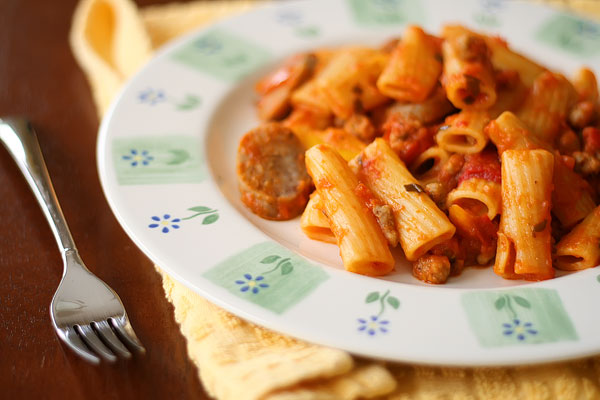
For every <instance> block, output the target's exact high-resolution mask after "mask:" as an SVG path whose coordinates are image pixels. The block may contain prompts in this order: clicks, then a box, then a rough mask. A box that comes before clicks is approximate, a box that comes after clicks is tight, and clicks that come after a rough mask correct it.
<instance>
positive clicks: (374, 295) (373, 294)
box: [365, 292, 379, 303]
mask: <svg viewBox="0 0 600 400" xmlns="http://www.w3.org/2000/svg"><path fill="white" fill-rule="evenodd" d="M377 300H379V292H371V293H369V294H368V295H367V299H366V300H365V302H366V303H372V302H374V301H377Z"/></svg>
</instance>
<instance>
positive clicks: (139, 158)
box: [123, 149, 154, 167]
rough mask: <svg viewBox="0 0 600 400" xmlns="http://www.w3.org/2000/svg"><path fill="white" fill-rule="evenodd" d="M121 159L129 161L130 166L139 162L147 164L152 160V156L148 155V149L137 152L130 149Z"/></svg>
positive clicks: (135, 165)
mask: <svg viewBox="0 0 600 400" xmlns="http://www.w3.org/2000/svg"><path fill="white" fill-rule="evenodd" d="M123 160H127V161H129V162H131V166H132V167H137V166H138V164H140V163H141V164H142V165H148V164H149V163H150V161H152V160H154V157H152V156H151V155H150V153H149V152H148V150H142V151H141V152H139V151H138V150H137V149H131V150H130V151H129V154H127V155H124V156H123Z"/></svg>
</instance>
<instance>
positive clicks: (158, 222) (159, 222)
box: [148, 214, 181, 233]
mask: <svg viewBox="0 0 600 400" xmlns="http://www.w3.org/2000/svg"><path fill="white" fill-rule="evenodd" d="M152 221H154V222H153V223H151V224H150V225H148V228H160V227H161V226H162V229H161V232H162V233H169V228H171V229H179V225H178V223H179V222H181V219H180V218H173V219H171V216H170V215H169V214H165V215H163V216H162V218H161V217H157V216H153V217H152Z"/></svg>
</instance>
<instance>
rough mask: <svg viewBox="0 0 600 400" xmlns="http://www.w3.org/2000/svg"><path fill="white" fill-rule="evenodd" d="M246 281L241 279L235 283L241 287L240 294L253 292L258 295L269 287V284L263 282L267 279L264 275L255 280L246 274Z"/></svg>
mask: <svg viewBox="0 0 600 400" xmlns="http://www.w3.org/2000/svg"><path fill="white" fill-rule="evenodd" d="M244 278H245V279H243V280H242V279H240V280H237V281H235V283H236V284H238V285H241V287H240V292H247V291H249V290H250V291H251V292H252V293H254V294H256V293H258V292H260V289H266V288H268V287H269V285H268V284H266V283H264V282H262V281H263V280H264V279H265V278H264V276H262V275H258V276H257V277H256V278H253V277H252V275H250V274H244Z"/></svg>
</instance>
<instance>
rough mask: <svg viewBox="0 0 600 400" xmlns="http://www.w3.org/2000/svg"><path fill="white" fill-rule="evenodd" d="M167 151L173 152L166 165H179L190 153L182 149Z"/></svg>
mask: <svg viewBox="0 0 600 400" xmlns="http://www.w3.org/2000/svg"><path fill="white" fill-rule="evenodd" d="M169 153H171V154H173V158H172V159H171V160H169V161H168V162H167V165H179V164H182V163H184V162H185V161H187V160H188V159H189V158H190V154H189V153H188V152H187V151H185V150H182V149H173V150H169Z"/></svg>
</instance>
